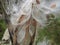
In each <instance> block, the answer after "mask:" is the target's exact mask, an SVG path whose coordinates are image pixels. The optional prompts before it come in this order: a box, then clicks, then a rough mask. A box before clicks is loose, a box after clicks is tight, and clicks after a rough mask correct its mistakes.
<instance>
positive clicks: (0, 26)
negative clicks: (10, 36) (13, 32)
mask: <svg viewBox="0 0 60 45" xmlns="http://www.w3.org/2000/svg"><path fill="white" fill-rule="evenodd" d="M5 29H6V23H5V21H4V20H3V19H1V20H0V40H1V39H2V36H3V34H4V31H5Z"/></svg>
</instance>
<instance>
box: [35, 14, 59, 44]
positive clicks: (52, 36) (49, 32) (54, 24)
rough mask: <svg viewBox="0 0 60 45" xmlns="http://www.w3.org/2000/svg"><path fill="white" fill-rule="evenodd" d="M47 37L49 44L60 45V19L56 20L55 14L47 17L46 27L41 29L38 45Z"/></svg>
mask: <svg viewBox="0 0 60 45" xmlns="http://www.w3.org/2000/svg"><path fill="white" fill-rule="evenodd" d="M45 37H46V40H50V42H49V44H51V45H60V18H55V16H54V15H53V14H51V15H49V16H47V23H46V26H45V27H43V28H42V29H39V31H38V37H37V41H36V43H38V42H39V41H40V42H42V41H43V39H44V38H45Z"/></svg>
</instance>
